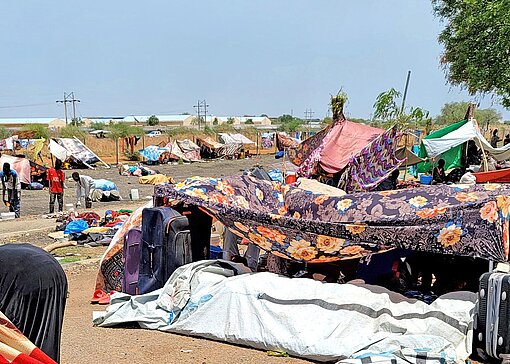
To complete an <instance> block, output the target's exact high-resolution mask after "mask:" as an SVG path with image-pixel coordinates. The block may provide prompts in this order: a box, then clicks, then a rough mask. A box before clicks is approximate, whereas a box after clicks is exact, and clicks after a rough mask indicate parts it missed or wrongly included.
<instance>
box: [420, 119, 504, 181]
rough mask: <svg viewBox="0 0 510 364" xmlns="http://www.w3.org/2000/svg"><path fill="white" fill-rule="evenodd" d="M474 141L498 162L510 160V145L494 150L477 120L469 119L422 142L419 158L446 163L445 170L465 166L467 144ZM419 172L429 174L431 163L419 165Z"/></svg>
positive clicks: (431, 135) (433, 134) (450, 126)
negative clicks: (442, 160) (438, 159)
mask: <svg viewBox="0 0 510 364" xmlns="http://www.w3.org/2000/svg"><path fill="white" fill-rule="evenodd" d="M471 140H472V141H474V142H475V143H476V145H477V147H478V148H481V149H482V150H483V153H484V154H485V155H490V156H492V157H493V158H494V159H495V160H497V161H503V160H507V159H509V158H510V144H507V145H505V146H503V147H500V148H494V147H492V146H491V145H490V143H489V142H488V141H487V139H485V137H484V136H483V134H482V132H481V131H480V128H479V127H478V123H477V122H476V120H475V119H472V118H471V119H467V120H463V121H459V122H458V123H455V124H452V125H449V126H447V127H445V128H443V129H440V130H436V131H434V132H432V133H430V134H429V135H427V136H426V137H425V138H423V140H422V144H421V147H420V153H419V156H420V157H421V158H429V159H436V158H441V159H444V161H445V169H452V168H457V167H461V166H462V165H465V162H463V161H464V159H465V155H466V143H467V142H469V141H471ZM418 170H419V172H429V171H431V170H432V167H431V165H430V163H429V162H426V163H422V164H419V165H418Z"/></svg>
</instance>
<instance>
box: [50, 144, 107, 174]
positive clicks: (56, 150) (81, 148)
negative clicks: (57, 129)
mask: <svg viewBox="0 0 510 364" xmlns="http://www.w3.org/2000/svg"><path fill="white" fill-rule="evenodd" d="M49 149H50V153H51V154H52V155H54V156H55V157H56V158H58V159H60V160H61V161H63V162H64V161H67V162H68V163H71V164H72V165H75V166H86V167H88V168H93V167H92V165H93V164H95V163H97V162H102V163H103V164H104V165H105V166H106V167H107V168H110V166H109V165H108V164H106V163H105V162H103V161H102V160H101V158H99V157H98V156H97V155H96V154H95V153H94V152H93V151H92V150H90V149H89V148H88V147H87V146H86V145H85V144H83V143H82V142H81V140H79V139H78V138H52V139H51V140H50V146H49Z"/></svg>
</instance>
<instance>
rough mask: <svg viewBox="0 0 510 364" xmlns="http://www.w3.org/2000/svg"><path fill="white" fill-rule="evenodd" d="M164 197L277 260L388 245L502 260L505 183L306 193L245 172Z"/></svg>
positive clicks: (188, 184) (508, 205) (509, 190)
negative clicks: (205, 215)
mask: <svg viewBox="0 0 510 364" xmlns="http://www.w3.org/2000/svg"><path fill="white" fill-rule="evenodd" d="M154 191H155V199H156V204H158V205H164V204H165V203H167V202H168V203H170V200H177V201H181V202H182V203H186V204H190V205H196V206H199V207H201V208H204V209H206V210H207V211H209V213H211V214H212V215H213V216H215V217H216V218H217V219H218V220H220V221H221V222H222V223H223V224H224V225H225V226H226V227H228V228H229V229H230V230H231V231H232V232H233V233H235V234H237V235H238V236H240V237H242V238H244V239H246V240H248V241H250V242H252V243H254V244H256V245H257V246H259V247H260V248H262V249H264V250H266V251H270V252H272V253H273V254H276V255H278V256H281V257H285V258H288V259H294V260H298V261H307V262H317V263H318V262H328V261H336V260H342V259H352V258H357V257H361V256H365V255H369V254H371V253H374V252H382V251H385V250H388V249H392V248H402V249H410V250H417V251H428V252H434V253H443V254H454V255H463V256H471V257H481V258H485V259H492V260H495V261H507V260H508V254H509V232H508V226H509V221H510V220H509V219H510V197H508V196H509V195H510V185H496V184H486V185H475V186H471V187H466V186H463V185H437V186H426V187H421V188H414V189H406V190H398V191H381V192H361V193H354V194H346V195H344V196H341V197H338V196H329V195H326V194H314V193H310V192H309V191H304V190H302V189H300V188H299V187H295V186H292V185H282V184H280V183H277V182H267V181H262V180H256V179H254V178H252V177H249V176H239V177H230V178H225V179H210V178H190V179H187V180H185V181H183V182H181V183H178V184H177V185H175V186H172V185H167V184H164V185H159V186H156V187H155V189H154Z"/></svg>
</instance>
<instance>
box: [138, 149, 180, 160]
mask: <svg viewBox="0 0 510 364" xmlns="http://www.w3.org/2000/svg"><path fill="white" fill-rule="evenodd" d="M171 151H172V150H171V148H168V147H160V146H158V145H148V146H146V147H145V148H144V149H140V150H139V151H138V153H140V155H141V156H142V157H144V158H145V159H147V160H148V161H150V162H159V163H161V162H162V160H161V159H162V158H161V157H162V155H163V154H164V153H170V152H171Z"/></svg>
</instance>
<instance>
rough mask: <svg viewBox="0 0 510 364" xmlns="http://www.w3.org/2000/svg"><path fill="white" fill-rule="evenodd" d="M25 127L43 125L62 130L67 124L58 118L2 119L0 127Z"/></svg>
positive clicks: (0, 119)
mask: <svg viewBox="0 0 510 364" xmlns="http://www.w3.org/2000/svg"><path fill="white" fill-rule="evenodd" d="M25 125H42V126H45V127H47V128H50V129H60V128H63V127H64V126H66V122H65V120H62V119H58V118H0V126H3V127H5V128H21V127H23V126H25Z"/></svg>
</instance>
